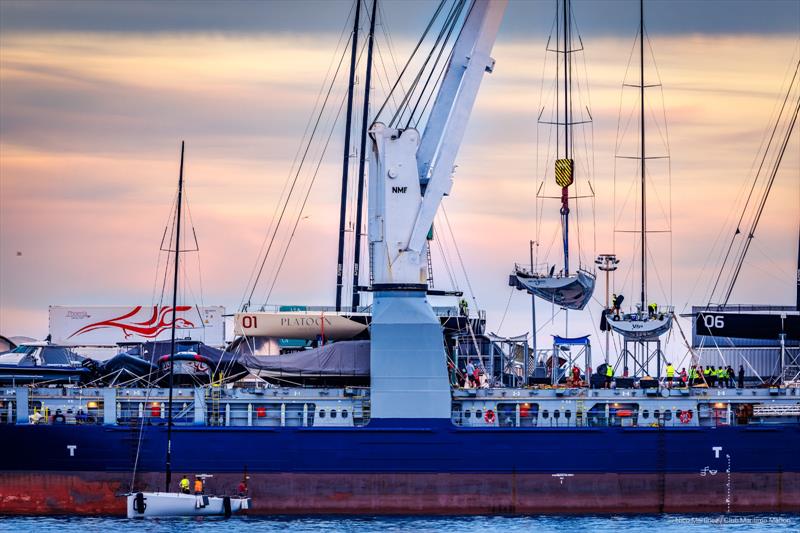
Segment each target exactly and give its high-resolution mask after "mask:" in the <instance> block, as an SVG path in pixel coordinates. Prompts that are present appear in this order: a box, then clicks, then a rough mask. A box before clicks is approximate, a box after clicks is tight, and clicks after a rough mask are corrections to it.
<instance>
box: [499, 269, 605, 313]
mask: <svg viewBox="0 0 800 533" xmlns="http://www.w3.org/2000/svg"><path fill="white" fill-rule="evenodd" d="M594 283H595V279H594V276H592V275H591V274H589V273H588V272H584V271H583V270H579V271H578V273H577V274H572V275H570V276H553V275H547V276H540V275H536V274H534V275H531V274H529V273H527V272H523V271H521V270H517V271H516V272H515V273H514V274H512V275H511V277H510V279H509V285H511V286H512V287H516V288H517V289H519V290H525V291H528V293H529V294H533V295H535V296H538V297H539V298H541V299H542V300H546V301H548V302H551V303H553V304H555V305H557V306H559V307H563V308H565V309H574V310H581V309H583V308H584V307H586V305H587V304H588V303H589V300H591V298H592V293H594Z"/></svg>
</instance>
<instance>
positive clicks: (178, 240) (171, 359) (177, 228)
mask: <svg viewBox="0 0 800 533" xmlns="http://www.w3.org/2000/svg"><path fill="white" fill-rule="evenodd" d="M183 148H184V141H181V166H180V172H179V174H178V207H177V210H176V214H175V267H174V269H175V271H174V272H173V277H172V328H171V339H170V343H169V400H168V402H167V460H166V465H165V466H166V468H165V470H166V479H165V480H164V492H169V486H170V482H171V481H172V387H173V385H174V375H175V373H174V370H175V319H176V315H177V306H178V266H179V265H180V252H181V206H182V204H183Z"/></svg>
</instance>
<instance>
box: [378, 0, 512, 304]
mask: <svg viewBox="0 0 800 533" xmlns="http://www.w3.org/2000/svg"><path fill="white" fill-rule="evenodd" d="M506 5H507V0H475V1H474V2H473V5H472V6H471V9H470V11H469V14H468V15H467V18H466V20H465V21H464V27H463V29H462V30H461V33H460V34H459V37H458V39H457V40H456V42H455V44H454V46H453V53H452V55H451V57H450V61H449V63H448V65H447V70H446V72H445V75H444V78H443V80H442V83H441V86H440V88H439V92H438V94H437V95H436V100H435V103H434V106H433V108H432V109H431V112H430V115H429V118H428V121H427V125H426V127H425V131H424V133H423V134H422V136H420V134H419V132H418V131H417V130H416V129H414V128H408V129H393V128H388V127H386V126H385V125H384V124H382V123H379V122H378V123H375V124H373V126H372V128H371V130H370V133H371V135H372V138H373V152H374V154H375V157H373V158H372V165H371V167H370V175H369V191H370V195H369V201H370V204H369V224H368V228H369V242H370V251H371V253H372V254H373V255H372V265H373V266H372V275H373V284H374V285H375V286H377V287H375V288H376V289H377V288H380V286H381V285H392V286H414V285H422V284H425V282H426V279H427V275H426V269H425V267H426V246H427V240H426V236H427V235H428V231H429V230H430V228H431V225H432V224H433V219H434V217H435V215H436V211H437V210H438V209H439V204H440V203H441V201H442V197H444V196H445V195H447V194H448V193H449V192H450V188H451V187H452V184H453V179H452V174H453V165H454V163H455V159H456V155H457V154H458V149H459V147H460V146H461V141H462V139H463V137H464V131H465V129H466V126H467V121H468V120H469V116H470V113H471V112H472V107H473V105H474V103H475V97H476V96H477V94H478V88H479V87H480V83H481V80H482V79H483V74H484V72H491V71H492V69H493V68H494V60H493V59H492V58H491V57H490V55H489V54H490V53H491V50H492V45H493V44H494V41H495V38H496V36H497V32H498V30H499V28H500V22H501V20H502V18H503V13H504V11H505V8H506Z"/></svg>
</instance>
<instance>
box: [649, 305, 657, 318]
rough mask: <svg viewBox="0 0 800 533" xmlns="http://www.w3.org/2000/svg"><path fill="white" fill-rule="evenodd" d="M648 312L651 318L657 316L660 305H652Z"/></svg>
mask: <svg viewBox="0 0 800 533" xmlns="http://www.w3.org/2000/svg"><path fill="white" fill-rule="evenodd" d="M647 311H648V314H649V315H650V317H654V316H656V313H657V312H658V304H656V303H651V304H650V305H648V306H647Z"/></svg>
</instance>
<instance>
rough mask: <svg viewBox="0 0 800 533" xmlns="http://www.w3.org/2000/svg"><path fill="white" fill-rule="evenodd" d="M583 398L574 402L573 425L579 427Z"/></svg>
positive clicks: (581, 423) (581, 420)
mask: <svg viewBox="0 0 800 533" xmlns="http://www.w3.org/2000/svg"><path fill="white" fill-rule="evenodd" d="M583 410H584V405H583V398H578V399H577V400H576V401H575V425H576V426H578V427H580V426H582V425H583Z"/></svg>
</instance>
